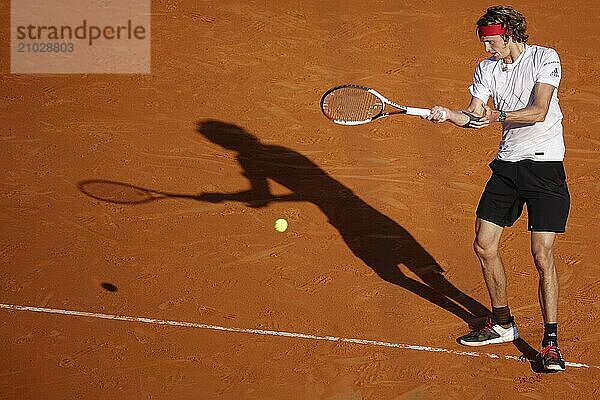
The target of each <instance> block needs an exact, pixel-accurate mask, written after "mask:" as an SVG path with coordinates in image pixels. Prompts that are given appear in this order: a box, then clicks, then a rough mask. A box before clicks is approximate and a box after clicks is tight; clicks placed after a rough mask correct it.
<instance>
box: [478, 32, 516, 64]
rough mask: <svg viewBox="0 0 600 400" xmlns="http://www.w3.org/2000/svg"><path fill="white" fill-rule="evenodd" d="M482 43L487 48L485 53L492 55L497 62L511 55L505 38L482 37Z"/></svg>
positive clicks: (497, 36)
mask: <svg viewBox="0 0 600 400" xmlns="http://www.w3.org/2000/svg"><path fill="white" fill-rule="evenodd" d="M481 43H483V45H484V46H485V51H486V52H488V53H490V54H491V55H492V56H493V57H494V58H495V59H496V60H499V59H501V58H505V57H507V56H508V55H509V54H510V49H509V48H508V44H507V43H505V42H504V38H503V37H502V36H500V35H496V36H482V37H481Z"/></svg>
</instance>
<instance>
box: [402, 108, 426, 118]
mask: <svg viewBox="0 0 600 400" xmlns="http://www.w3.org/2000/svg"><path fill="white" fill-rule="evenodd" d="M406 114H408V115H418V116H419V117H426V116H428V115H429V114H431V110H428V109H426V108H415V107H406Z"/></svg>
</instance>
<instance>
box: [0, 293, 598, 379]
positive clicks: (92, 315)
mask: <svg viewBox="0 0 600 400" xmlns="http://www.w3.org/2000/svg"><path fill="white" fill-rule="evenodd" d="M0 308H3V309H8V310H17V311H31V312H40V313H47V314H62V315H72V316H77V317H89V318H99V319H111V320H116V321H129V322H142V323H145V324H154V325H170V326H185V327H188V328H200V329H211V330H214V331H223V332H237V333H249V334H252V335H267V336H284V337H291V338H297V339H312V340H325V341H330V342H343V343H355V344H364V345H371V346H383V347H394V348H398V349H405V350H416V351H428V352H431V353H448V354H455V355H459V356H470V357H488V358H497V359H505V360H516V361H522V359H521V357H517V356H506V355H505V356H499V355H497V354H493V353H479V352H476V351H460V350H450V349H443V348H440V347H429V346H418V345H412V344H403V343H390V342H380V341H378V340H367V339H353V338H343V337H336V336H316V335H310V334H305V333H293V332H282V331H269V330H264V329H246V328H227V327H224V326H217V325H207V324H199V323H196V322H185V321H169V320H164V319H154V318H143V317H128V316H123V315H112V314H101V313H93V312H86V311H73V310H61V309H56V308H44V307H30V306H18V305H13V304H2V303H0ZM565 364H566V365H568V366H569V367H575V368H599V369H600V366H596V365H589V364H582V363H576V362H566V363H565Z"/></svg>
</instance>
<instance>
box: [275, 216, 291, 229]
mask: <svg viewBox="0 0 600 400" xmlns="http://www.w3.org/2000/svg"><path fill="white" fill-rule="evenodd" d="M287 227H288V222H287V221H286V220H285V219H283V218H279V219H278V220H277V221H275V230H276V231H277V232H285V230H286V229H287Z"/></svg>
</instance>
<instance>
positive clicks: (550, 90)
mask: <svg viewBox="0 0 600 400" xmlns="http://www.w3.org/2000/svg"><path fill="white" fill-rule="evenodd" d="M555 90H556V88H555V87H554V86H552V85H551V84H549V83H542V82H538V83H536V84H535V86H534V87H533V103H532V104H531V105H529V106H527V107H525V108H521V109H519V110H515V111H505V113H506V120H505V121H506V122H515V123H523V124H527V123H535V122H542V121H544V120H545V119H546V115H547V114H548V109H549V108H550V101H551V100H552V95H553V94H554V91H555ZM501 111H502V110H492V109H491V108H489V107H486V116H485V117H484V118H483V119H482V121H480V122H485V120H489V123H492V122H496V121H498V118H499V117H500V112H501Z"/></svg>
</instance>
